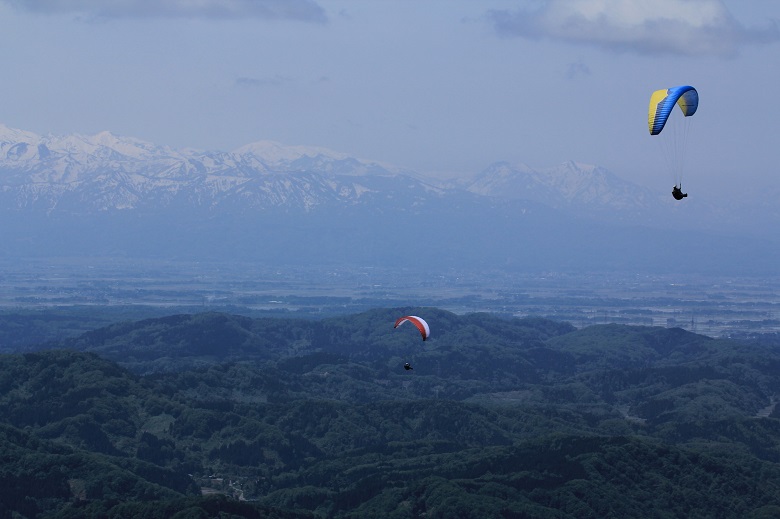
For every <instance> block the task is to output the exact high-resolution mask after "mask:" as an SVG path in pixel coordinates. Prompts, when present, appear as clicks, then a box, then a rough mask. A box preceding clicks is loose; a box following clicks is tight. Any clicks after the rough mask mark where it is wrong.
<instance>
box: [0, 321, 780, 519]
mask: <svg viewBox="0 0 780 519" xmlns="http://www.w3.org/2000/svg"><path fill="white" fill-rule="evenodd" d="M404 314H417V315H424V316H425V318H426V319H427V320H428V322H429V324H430V325H431V332H432V333H431V337H430V338H429V340H428V341H425V342H423V341H422V340H421V337H420V335H419V333H417V330H416V329H414V328H413V327H412V326H410V325H406V326H401V327H399V328H397V329H393V323H394V321H395V319H396V318H397V317H398V316H400V315H404ZM404 362H411V363H412V365H413V367H414V370H411V371H405V370H404V369H403V363H404ZM778 368H780V350H778V349H777V348H776V347H774V346H771V345H759V344H750V343H737V342H731V341H725V340H714V339H710V338H707V337H703V336H699V335H695V334H691V333H688V332H685V331H683V330H680V329H664V328H647V327H630V326H619V325H604V326H593V327H590V328H585V329H582V330H575V329H574V328H573V327H572V326H570V325H568V324H566V323H559V322H554V321H550V320H544V319H506V318H500V317H496V316H491V315H486V314H471V315H465V316H462V315H455V314H452V313H449V312H445V311H442V310H438V309H434V308H424V309H423V308H402V309H398V308H396V309H377V310H372V311H369V312H364V313H361V314H357V315H351V316H344V317H338V318H330V319H323V320H320V321H313V320H297V319H271V318H262V319H251V318H247V317H241V316H236V315H229V314H220V313H204V314H195V315H178V316H171V317H164V318H158V319H147V320H143V321H137V322H127V323H121V324H115V325H110V326H107V327H105V328H101V329H98V330H95V331H92V332H88V333H85V334H83V335H81V336H79V337H77V338H74V339H66V340H63V341H60V342H58V343H47V344H46V345H45V346H44V347H42V348H41V349H40V351H37V352H29V353H25V354H7V355H1V356H0V438H2V441H0V451H1V452H2V456H3V459H4V460H6V461H5V462H4V464H3V468H2V471H0V478H2V481H3V482H4V483H5V484H4V485H3V486H2V487H0V489H1V490H0V517H4V516H9V517H10V516H11V515H12V514H13V513H17V514H21V515H22V516H24V517H37V516H47V517H96V516H111V517H171V516H173V515H174V514H176V513H181V516H182V517H213V516H217V515H218V514H220V513H222V514H223V516H224V517H290V518H294V517H323V518H324V517H334V518H336V517H355V518H357V517H398V518H406V517H421V516H425V517H433V518H450V517H475V518H476V517H480V518H482V517H507V518H519V517H531V518H575V517H576V518H582V517H593V518H596V517H599V518H601V517H686V518H688V517H735V518H736V517H739V518H744V517H772V516H776V515H773V514H778V513H780V508H778V506H777V503H780V419H779V418H780V417H778V416H776V415H775V413H774V412H773V409H774V408H773V404H774V400H775V396H776V395H777V394H778V393H780V369H778ZM202 493H203V494H204V495H203V496H201V494H202ZM212 494H213V495H212ZM226 496H228V497H226ZM245 500H248V501H245Z"/></svg>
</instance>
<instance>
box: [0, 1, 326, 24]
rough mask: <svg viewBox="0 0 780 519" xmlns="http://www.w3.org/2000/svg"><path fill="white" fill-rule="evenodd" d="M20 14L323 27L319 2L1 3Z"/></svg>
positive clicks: (323, 15)
mask: <svg viewBox="0 0 780 519" xmlns="http://www.w3.org/2000/svg"><path fill="white" fill-rule="evenodd" d="M0 2H3V3H5V4H8V5H11V6H13V7H15V8H17V9H19V10H22V11H27V12H33V13H45V14H79V15H83V16H86V17H88V18H94V19H107V18H126V17H132V18H225V19H229V18H247V17H252V18H261V19H287V20H299V21H306V22H317V23H323V22H325V21H326V20H327V18H326V15H325V10H324V9H323V8H322V7H321V6H320V5H319V4H317V2H316V1H315V0H0Z"/></svg>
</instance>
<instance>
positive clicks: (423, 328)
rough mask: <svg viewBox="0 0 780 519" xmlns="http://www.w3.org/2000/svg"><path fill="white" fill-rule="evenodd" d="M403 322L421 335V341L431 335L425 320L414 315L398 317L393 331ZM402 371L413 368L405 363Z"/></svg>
mask: <svg viewBox="0 0 780 519" xmlns="http://www.w3.org/2000/svg"><path fill="white" fill-rule="evenodd" d="M405 322H410V323H412V324H413V325H414V326H415V327H416V328H417V330H418V331H419V332H420V335H422V340H423V341H425V340H427V339H428V337H429V336H430V335H431V329H430V327H428V323H426V322H425V319H423V318H422V317H417V316H416V315H405V316H403V317H399V318H398V319H397V320H396V321H395V326H393V328H394V329H395V328H398V327H399V326H401V325H402V324H404V323H405ZM404 370H406V371H410V370H414V368H413V367H412V365H411V364H410V363H408V362H407V363H405V364H404Z"/></svg>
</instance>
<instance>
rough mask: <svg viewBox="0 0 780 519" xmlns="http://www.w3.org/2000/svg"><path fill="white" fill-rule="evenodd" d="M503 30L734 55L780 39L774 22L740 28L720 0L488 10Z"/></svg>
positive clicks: (606, 0)
mask: <svg viewBox="0 0 780 519" xmlns="http://www.w3.org/2000/svg"><path fill="white" fill-rule="evenodd" d="M489 18H490V20H491V21H492V23H493V25H494V27H495V29H496V31H497V32H498V33H499V34H500V35H502V36H519V37H523V38H528V39H543V38H549V39H553V40H561V41H566V42H569V43H576V44H589V45H594V46H597V47H601V48H605V49H609V50H613V51H619V52H625V51H628V52H636V53H639V54H684V55H691V56H702V55H704V56H733V55H735V54H736V53H737V51H738V49H739V48H740V47H741V46H742V45H745V44H750V43H772V42H776V41H780V28H778V25H777V23H776V22H774V23H769V24H768V25H767V26H766V27H763V28H750V29H748V28H745V27H743V26H742V25H741V24H740V23H739V22H737V21H736V20H735V19H734V18H733V17H732V16H731V14H730V13H729V12H728V10H727V9H726V7H725V6H724V5H723V3H722V2H720V0H652V1H646V2H643V1H637V0H548V1H547V2H544V3H543V4H542V6H541V7H540V8H538V9H536V10H527V9H520V10H516V11H509V10H495V11H490V12H489Z"/></svg>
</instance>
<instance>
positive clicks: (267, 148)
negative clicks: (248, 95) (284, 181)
mask: <svg viewBox="0 0 780 519" xmlns="http://www.w3.org/2000/svg"><path fill="white" fill-rule="evenodd" d="M234 153H235V154H236V155H253V156H254V157H256V158H258V159H260V160H262V161H263V162H265V163H266V164H268V165H269V166H272V165H278V164H283V163H289V162H293V161H295V160H298V159H301V158H303V157H310V158H315V157H325V158H328V159H331V160H344V159H347V158H349V156H348V155H346V154H344V153H338V152H335V151H332V150H329V149H327V148H320V147H313V146H286V145H284V144H281V143H278V142H275V141H257V142H253V143H250V144H246V145H244V146H241V147H240V148H238V149H237V150H235V151H234Z"/></svg>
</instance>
